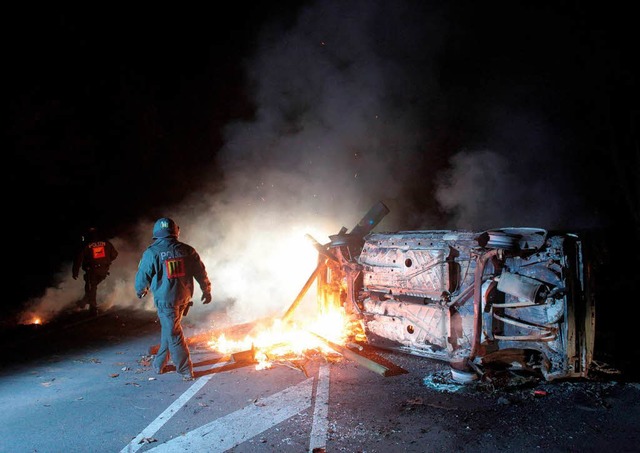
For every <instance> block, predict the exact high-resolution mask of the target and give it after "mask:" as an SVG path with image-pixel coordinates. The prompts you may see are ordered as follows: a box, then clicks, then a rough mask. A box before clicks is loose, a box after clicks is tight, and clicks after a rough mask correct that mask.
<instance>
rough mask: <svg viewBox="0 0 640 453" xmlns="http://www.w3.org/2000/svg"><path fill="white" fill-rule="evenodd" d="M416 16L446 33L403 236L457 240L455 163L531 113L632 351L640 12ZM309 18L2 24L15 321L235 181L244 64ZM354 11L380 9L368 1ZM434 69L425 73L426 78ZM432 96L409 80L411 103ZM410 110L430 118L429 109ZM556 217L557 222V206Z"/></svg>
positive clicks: (241, 15)
mask: <svg viewBox="0 0 640 453" xmlns="http://www.w3.org/2000/svg"><path fill="white" fill-rule="evenodd" d="M399 4H400V3H399ZM408 4H409V5H410V6H411V7H413V8H417V9H418V10H420V12H421V13H422V14H424V13H427V15H428V14H429V13H430V11H429V8H430V7H432V6H433V10H434V16H435V17H437V18H438V19H437V20H435V19H434V20H433V21H431V22H429V23H427V22H425V27H433V26H434V23H435V24H437V27H438V28H439V30H438V33H435V35H436V36H438V37H440V38H441V41H440V42H438V43H437V45H436V44H433V46H436V47H437V49H438V51H437V52H435V55H434V58H433V60H431V61H432V66H431V67H430V68H429V73H430V77H433V79H431V80H430V82H429V85H430V87H431V88H432V89H431V91H430V94H429V100H430V107H429V108H428V109H422V111H423V113H424V114H423V115H422V116H421V117H419V118H417V119H416V122H417V123H418V124H419V128H420V129H421V130H422V132H423V133H424V136H425V137H427V138H426V139H425V142H424V149H425V150H429V154H430V157H429V159H424V160H418V161H417V163H416V168H417V169H418V170H420V174H421V177H419V178H415V179H412V180H407V181H405V186H404V188H403V190H404V200H405V203H403V205H402V206H403V208H402V209H400V210H399V211H396V215H398V216H400V217H403V218H404V219H405V220H406V222H405V223H404V224H403V228H404V229H411V228H424V227H430V228H441V227H444V226H447V222H448V219H449V215H450V212H447V210H446V209H443V208H442V207H441V206H439V205H438V204H437V203H436V202H435V201H434V196H433V194H434V191H435V190H436V182H437V180H438V175H440V174H442V173H443V172H445V171H447V170H448V169H449V166H450V161H449V159H450V157H451V156H452V155H454V154H455V153H457V152H459V151H460V150H464V149H472V148H474V147H478V148H480V147H482V146H484V144H485V143H488V137H489V132H488V130H491V131H492V133H495V131H496V130H497V129H500V128H499V127H497V126H496V125H495V124H492V125H490V124H489V123H490V121H492V118H494V117H495V116H494V115H495V112H496V110H498V108H497V107H496V106H501V105H505V104H510V105H518V106H519V108H521V109H522V110H523V111H528V112H535V115H536V116H540V117H544V118H545V119H546V121H547V122H548V123H549V124H552V125H553V136H554V140H555V144H556V145H558V144H559V146H556V147H555V148H554V151H553V152H552V154H554V153H555V155H554V156H553V158H554V159H558V160H560V161H561V162H562V163H563V165H562V166H559V167H554V166H553V165H555V164H553V165H551V164H549V163H548V160H547V158H548V156H547V157H545V158H541V159H540V160H536V161H533V162H535V163H534V165H535V166H536V168H535V170H536V172H538V173H539V174H542V175H544V174H545V173H546V172H548V173H549V180H551V179H554V180H556V181H557V180H563V181H571V187H572V190H571V191H569V192H567V194H566V195H565V197H566V199H565V200H563V201H571V202H574V203H575V204H576V205H579V206H580V210H579V212H574V211H570V210H565V211H563V212H562V213H561V214H560V216H561V217H562V218H563V219H564V220H567V221H568V222H569V226H570V227H572V228H574V229H575V230H585V231H588V232H589V234H590V235H593V237H595V238H597V240H595V241H594V242H593V247H591V250H592V254H591V256H592V257H593V259H594V262H595V263H596V267H597V268H598V270H599V280H598V285H599V286H600V287H602V288H603V289H602V290H601V291H602V293H603V294H606V296H605V297H603V299H604V300H603V302H602V303H601V304H600V306H599V310H600V311H601V313H599V318H598V320H599V326H601V327H602V326H604V327H606V328H607V329H611V331H613V330H616V331H618V332H626V333H618V334H617V335H616V336H613V335H608V336H605V337H603V338H605V340H603V341H610V342H612V343H616V344H620V345H623V344H628V343H629V341H631V333H630V332H629V330H631V329H630V327H631V323H632V321H630V320H629V319H630V318H631V319H633V316H628V315H629V312H631V313H632V314H637V313H638V308H637V307H636V305H638V304H635V303H634V301H633V298H634V297H635V296H634V294H635V291H634V287H633V282H634V281H636V280H637V279H636V277H635V274H634V273H633V271H632V269H633V267H634V265H633V264H623V263H625V262H628V261H630V260H633V259H634V257H635V251H634V250H635V247H636V245H637V244H638V239H640V234H639V231H640V220H639V214H638V213H639V198H640V196H639V195H640V184H639V181H638V170H639V169H640V157H639V151H638V135H637V133H638V129H637V126H638V79H637V76H638V73H637V69H636V64H635V60H636V53H637V52H636V50H635V44H634V40H635V38H636V36H635V35H636V33H635V31H634V30H635V27H636V24H635V19H634V18H635V16H634V15H633V14H632V12H631V9H630V7H621V6H620V5H617V6H607V7H604V6H603V5H593V6H588V5H586V4H584V3H582V2H535V3H531V2H488V3H487V2H455V3H452V4H449V5H448V6H446V7H445V6H443V5H437V6H436V5H431V4H429V3H425V2H408ZM307 5H311V6H312V7H313V5H317V4H314V3H312V2H309V3H305V2H294V1H289V2H284V3H283V2H276V3H274V2H250V3H242V4H237V5H225V7H224V8H222V7H217V6H216V7H213V9H212V8H207V9H195V8H193V9H192V8H188V7H178V8H173V7H172V8H162V7H150V8H142V7H136V8H133V9H131V8H120V9H116V8H115V7H113V8H112V9H104V10H102V11H98V10H95V9H94V8H90V9H83V8H71V7H62V8H53V7H46V8H45V9H41V8H35V7H33V8H22V7H21V8H15V9H14V10H13V12H12V13H10V14H7V15H6V17H5V21H6V27H5V30H4V32H3V33H4V36H5V39H4V42H5V54H4V58H3V60H4V65H3V66H4V68H5V71H4V75H5V78H4V80H5V81H4V88H5V102H4V104H5V106H6V107H7V108H8V113H9V115H8V117H7V120H6V122H5V123H4V126H5V131H6V138H7V143H8V146H7V147H6V148H7V149H8V152H7V153H5V154H4V156H5V158H4V165H3V168H4V172H3V173H4V175H5V177H4V178H3V181H4V184H5V189H4V193H5V197H4V199H5V200H6V201H7V202H8V203H6V207H5V227H8V228H7V230H8V231H7V233H8V234H7V239H6V240H7V241H12V242H15V244H14V245H11V246H10V248H9V249H10V250H11V252H5V253H9V255H10V259H8V262H10V263H11V264H10V265H8V268H10V271H9V272H5V281H7V282H8V284H9V286H10V288H11V289H10V291H9V293H8V294H7V295H6V296H5V299H7V300H8V301H9V302H8V304H7V305H9V306H19V305H20V304H21V303H22V302H24V301H25V300H27V299H29V298H32V297H38V296H40V295H42V292H43V290H44V289H45V288H46V287H47V286H49V285H52V284H55V278H54V274H55V273H56V272H57V271H58V269H59V267H60V264H61V263H63V262H67V261H69V260H70V259H71V258H72V256H73V253H74V251H75V246H76V245H77V243H78V239H79V237H80V235H81V234H82V232H83V231H84V229H85V228H86V227H88V226H99V227H100V228H101V229H102V230H103V231H105V232H107V234H108V235H109V236H111V237H115V236H121V237H122V236H126V235H127V234H129V233H130V232H131V231H133V229H134V228H135V227H136V226H137V225H138V224H139V223H140V222H141V221H150V220H153V219H155V218H157V217H158V216H162V215H164V214H163V213H164V212H165V211H164V208H165V207H166V206H170V205H179V204H180V203H181V202H182V201H183V199H184V198H185V197H187V196H188V195H189V194H192V193H194V192H197V191H198V190H201V189H202V188H203V187H205V186H206V187H207V190H209V191H210V190H213V191H215V190H218V188H219V190H222V181H224V178H225V170H224V167H223V166H221V165H218V162H217V157H218V152H219V150H220V149H221V148H222V147H223V146H224V144H225V137H224V134H223V128H224V126H225V125H226V124H228V123H230V122H232V121H238V120H240V119H245V120H250V119H251V118H253V117H254V115H255V113H256V107H257V104H256V101H255V99H254V98H253V97H252V86H251V83H250V81H249V80H248V78H247V71H246V67H245V66H244V64H245V60H246V59H247V58H249V57H250V56H251V55H252V54H253V52H255V49H256V47H257V46H259V45H260V44H261V39H262V38H261V36H262V35H261V31H262V30H263V26H265V25H267V24H271V23H273V21H277V22H278V23H279V24H281V26H282V27H283V28H284V29H285V30H286V29H287V27H291V26H293V24H294V23H295V22H296V20H297V17H298V14H299V12H300V11H303V10H304V8H305V7H306V6H307ZM356 5H357V8H367V3H366V2H365V3H360V4H356ZM391 7H392V8H393V5H391ZM217 8H220V9H219V10H217ZM356 11H357V9H356ZM354 17H355V18H356V19H357V14H356V15H354ZM356 19H354V20H356ZM376 32H377V33H379V35H376V39H379V40H380V42H381V43H383V42H387V41H386V40H402V39H404V38H405V36H404V34H403V33H404V30H402V29H397V28H396V29H393V28H391V27H388V26H387V24H385V21H384V20H380V21H379V23H378V24H377V28H376ZM430 45H432V43H431V42H426V43H422V42H415V41H411V40H410V39H407V40H406V43H404V44H403V45H402V46H396V47H395V48H396V49H398V48H399V49H404V50H406V52H407V60H410V58H409V57H411V56H413V55H414V54H413V53H411V52H415V51H416V48H419V47H420V46H425V48H428V46H430ZM381 46H382V44H381ZM381 54H383V52H382V51H381ZM397 54H398V51H397V50H396V53H395V55H394V57H397V56H398V55H397ZM415 54H418V55H419V52H415ZM409 63H411V62H410V61H409ZM423 64H424V62H423V61H420V60H419V59H416V61H415V65H413V69H415V72H416V73H419V71H420V70H421V65H423ZM425 79H426V78H425ZM419 80H420V78H419V77H413V78H411V79H408V83H407V84H406V89H407V90H408V91H409V90H413V89H415V88H416V85H419V83H416V81H419ZM415 92H416V93H420V90H419V89H417V90H416V91H415ZM412 99H413V102H414V103H415V104H420V102H421V100H420V97H419V95H416V97H415V98H412ZM399 110H402V109H399ZM416 110H417V111H420V110H421V109H416ZM489 126H491V127H489ZM502 132H503V133H504V140H511V141H518V140H521V139H522V138H521V137H520V136H519V135H518V133H519V131H518V130H517V129H511V128H510V127H505V128H504V129H503V130H502ZM555 150H561V151H555ZM425 155H426V151H425ZM512 158H513V159H514V160H515V161H517V160H518V159H520V158H521V156H519V155H517V154H516V155H515V156H512ZM558 169H559V170H558ZM160 176H161V181H162V182H161V183H160V182H159V181H160V178H159V177H160ZM542 183H544V177H543V178H542ZM537 197H538V201H539V203H538V204H536V205H535V206H545V201H546V200H544V192H539V193H538V195H537ZM541 197H542V202H541V203H540V198H541ZM498 205H499V203H498ZM548 205H549V206H554V208H553V209H555V207H557V206H559V204H558V202H557V200H555V199H551V198H549V200H548ZM560 206H561V205H560ZM501 207H502V205H499V206H498V208H501ZM536 209H538V211H542V210H544V208H542V209H540V208H536ZM550 209H551V208H550ZM416 212H420V213H429V215H430V218H431V221H430V223H429V224H428V225H424V224H423V223H421V222H420V220H419V218H420V216H416V215H415V213H416ZM405 214H406V215H405ZM570 220H574V221H575V222H574V223H571V222H570ZM498 226H510V225H498ZM482 227H484V226H479V228H482ZM6 262H7V261H6ZM5 270H6V271H8V270H9V269H5ZM603 307H604V308H603ZM614 307H615V308H614ZM607 331H609V330H607Z"/></svg>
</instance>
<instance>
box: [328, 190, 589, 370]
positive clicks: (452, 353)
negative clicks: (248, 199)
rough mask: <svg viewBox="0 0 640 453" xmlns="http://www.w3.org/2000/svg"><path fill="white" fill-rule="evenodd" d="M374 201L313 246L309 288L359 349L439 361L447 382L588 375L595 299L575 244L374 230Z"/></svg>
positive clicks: (528, 233)
mask: <svg viewBox="0 0 640 453" xmlns="http://www.w3.org/2000/svg"><path fill="white" fill-rule="evenodd" d="M388 212H389V210H388V208H387V207H386V206H385V205H384V204H382V203H378V204H377V205H375V206H374V207H373V208H372V209H371V210H370V211H369V212H368V213H367V214H366V215H365V217H363V218H362V220H361V221H360V222H359V223H358V225H356V226H355V227H354V228H353V229H352V230H351V231H350V232H347V230H346V228H342V230H341V231H340V232H339V233H338V234H336V235H334V236H330V240H331V241H330V242H329V243H328V244H325V245H323V246H321V247H320V246H318V247H317V248H318V249H319V251H320V253H321V262H322V263H323V264H322V266H320V270H321V271H320V272H319V273H318V291H319V292H320V293H322V297H323V299H327V298H329V299H333V300H339V302H340V303H341V304H342V305H343V306H344V308H345V310H346V311H347V313H349V314H350V315H352V316H353V317H356V318H358V319H359V320H360V322H361V324H362V326H363V328H364V329H363V330H364V334H365V337H366V342H367V343H368V344H371V345H374V346H377V347H379V348H382V349H387V350H395V351H400V352H404V353H408V354H412V355H417V356H423V357H427V358H431V359H437V360H442V361H446V362H448V363H449V364H450V366H451V370H452V374H453V377H454V378H456V379H458V380H460V381H467V380H473V379H476V378H477V377H478V376H480V375H482V374H483V373H484V372H485V370H486V369H488V368H495V367H499V368H500V367H501V368H502V369H520V370H526V371H532V372H536V373H538V372H539V373H541V374H542V375H543V376H544V378H545V379H546V380H549V381H550V380H554V379H559V378H577V377H586V375H587V372H588V370H589V365H590V363H591V361H592V357H593V346H594V332H595V304H594V300H593V297H592V294H591V291H590V290H589V285H588V282H587V280H586V275H587V274H588V265H587V264H586V263H585V261H584V258H583V244H582V240H581V239H580V237H578V236H577V235H576V234H571V233H555V232H550V231H547V230H544V229H540V228H499V229H492V230H488V231H479V232H474V231H449V230H443V231H439V230H436V231H399V232H393V233H372V232H371V231H372V230H373V228H374V227H375V226H376V225H377V224H378V223H379V222H380V220H382V218H383V217H384V216H385V215H386V214H387V213H388Z"/></svg>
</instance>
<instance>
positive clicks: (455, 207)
mask: <svg viewBox="0 0 640 453" xmlns="http://www.w3.org/2000/svg"><path fill="white" fill-rule="evenodd" d="M447 26H448V24H446V23H445V22H444V20H443V17H442V16H441V11H438V10H436V9H435V8H434V7H433V6H432V5H431V6H430V5H428V4H425V2H412V1H409V2H383V1H350V2H342V1H319V2H315V3H310V4H309V6H307V7H306V8H304V9H302V10H301V12H300V14H299V16H298V17H297V19H296V21H295V22H294V23H293V25H291V26H290V27H288V28H285V27H282V26H280V25H278V24H270V26H269V27H267V28H265V30H264V32H263V33H262V35H261V36H260V39H258V40H257V42H258V43H259V45H258V46H259V47H258V48H257V49H255V52H254V53H253V54H252V55H250V56H249V57H248V58H247V60H246V72H247V75H248V78H249V87H248V89H249V90H250V94H251V98H252V100H253V102H254V104H255V115H254V116H253V117H252V118H251V119H245V120H242V121H235V122H231V123H229V124H227V126H226V127H225V129H224V139H225V141H224V146H223V147H222V149H220V150H212V153H214V152H215V153H217V154H216V155H217V165H218V166H219V168H218V169H217V170H220V171H216V172H212V173H214V174H219V173H221V174H222V175H223V180H222V181H215V182H214V183H212V184H211V187H209V188H207V187H203V188H202V189H201V190H199V191H198V192H197V193H194V194H192V195H191V196H190V197H189V198H188V199H186V200H184V201H183V202H182V203H180V204H179V205H178V206H168V207H167V209H166V211H165V212H164V213H163V216H166V217H172V218H173V219H174V220H176V222H177V223H178V224H179V225H180V227H181V240H183V241H184V242H186V243H188V244H190V245H192V246H194V247H195V248H196V249H197V250H198V252H199V253H200V255H201V257H202V259H203V261H204V262H205V264H206V266H207V269H208V271H209V275H210V278H211V281H212V283H213V298H214V300H213V303H212V304H210V305H207V306H202V304H201V303H200V292H199V290H197V291H196V294H195V296H194V301H195V305H194V307H193V308H192V311H191V312H190V314H189V316H188V318H187V319H186V320H187V321H188V322H189V321H190V322H194V323H201V324H202V325H203V326H204V325H209V324H216V323H217V324H220V323H227V322H229V323H236V322H237V323H239V322H245V321H248V320H251V319H257V318H262V317H265V316H271V315H277V314H283V313H284V312H285V311H286V310H287V308H288V307H289V305H290V304H291V303H292V302H293V300H294V299H295V297H296V296H297V294H298V292H299V291H300V289H301V288H302V287H303V285H304V283H305V282H306V280H307V278H308V277H309V275H310V274H311V272H312V271H313V269H314V268H315V265H316V262H315V259H316V257H317V254H316V252H315V250H314V249H313V247H312V246H311V245H310V244H308V243H306V242H305V240H304V235H305V234H307V233H308V234H311V235H312V236H313V237H315V238H316V239H317V240H318V241H319V242H321V243H325V242H328V237H329V235H331V234H335V233H337V232H338V231H339V230H340V228H341V227H343V226H345V227H347V228H348V229H351V228H352V227H353V226H355V224H356V223H357V222H358V221H359V220H360V218H361V217H362V216H363V215H364V214H365V213H366V212H367V211H368V209H369V208H370V207H371V206H373V205H374V204H375V203H376V202H377V201H379V200H380V201H383V202H384V203H385V204H387V206H389V207H390V208H391V214H390V215H389V216H387V218H385V219H384V220H383V221H382V222H381V224H380V225H379V226H378V228H377V230H378V231H384V230H387V231H389V230H394V229H398V228H399V229H406V228H407V227H408V223H407V220H408V219H409V218H411V219H413V220H415V219H416V218H419V219H420V222H421V226H426V227H431V228H437V229H440V228H443V227H460V228H471V229H480V228H491V227H499V226H518V225H525V226H539V227H548V226H550V225H551V226H555V225H557V224H561V223H562V221H563V220H566V219H567V218H570V217H571V216H573V215H575V214H576V212H577V210H578V207H577V206H574V207H573V208H572V209H569V210H567V209H565V208H564V207H563V206H561V204H562V203H561V202H562V201H564V200H566V199H567V198H570V197H571V192H570V190H568V189H567V186H568V184H567V181H566V180H565V179H566V173H567V171H566V170H567V167H566V166H564V164H562V165H560V163H558V165H557V166H555V167H554V166H553V165H551V166H550V165H549V164H548V162H549V160H550V155H553V154H554V153H555V152H556V151H558V150H555V149H553V147H550V146H549V143H550V141H551V134H550V133H549V132H548V131H547V130H546V129H545V128H546V126H545V124H544V123H543V122H538V121H532V120H531V118H530V117H526V115H520V116H518V115H512V113H513V112H507V111H506V110H505V111H504V112H501V113H500V114H495V113H494V114H493V116H490V120H491V121H494V124H491V123H490V120H487V124H486V128H487V130H489V133H488V134H487V136H489V137H492V140H487V141H486V144H485V145H484V146H481V147H478V148H474V149H468V150H461V151H460V153H459V154H457V155H455V156H454V157H453V158H452V159H451V160H450V161H449V164H450V168H449V170H448V172H446V173H444V174H439V173H438V172H439V170H440V168H439V167H437V166H435V167H433V168H430V167H429V165H428V163H429V161H430V160H429V159H430V157H431V154H435V153H439V152H441V151H440V150H439V149H429V148H428V147H427V145H426V144H427V143H428V142H429V141H428V140H427V139H428V137H427V133H428V128H427V127H426V126H427V125H426V124H425V121H426V120H425V118H429V115H427V114H428V113H430V112H431V111H432V110H433V111H439V110H441V109H442V104H443V103H446V102H447V99H444V98H440V95H441V93H440V92H439V91H438V85H437V83H436V81H435V80H436V78H435V77H434V73H435V72H436V70H435V69H434V68H436V67H437V63H436V62H437V58H438V57H439V56H440V54H439V52H440V51H441V50H442V44H443V40H445V39H446V36H447V35H446V33H445V31H446V27H447ZM443 30H445V31H443ZM456 99H458V98H456ZM453 109H454V107H451V110H453ZM434 115H435V114H434ZM435 116H437V115H435ZM518 118H520V120H519V119H518ZM527 156H528V157H527ZM551 162H553V159H552V158H551ZM199 170H201V171H203V172H205V171H208V169H207V168H202V169H199ZM429 181H431V182H433V181H435V182H436V183H437V185H431V186H429V185H427V184H426V183H427V182H429ZM421 185H424V186H425V187H432V188H433V187H434V186H435V197H436V200H437V202H438V203H439V205H440V207H441V208H442V210H444V211H445V212H446V213H448V214H450V215H451V216H452V221H451V223H450V225H443V224H441V223H436V224H434V222H435V216H431V215H430V213H429V212H420V213H416V212H415V209H414V210H413V211H411V210H410V209H407V208H411V206H412V205H413V203H414V202H415V199H412V198H411V197H410V196H409V195H408V192H409V189H411V190H413V192H412V196H416V194H417V196H419V197H421V198H423V199H424V198H429V197H433V196H434V192H433V191H426V190H424V191H416V190H415V189H416V188H420V187H421ZM554 200H559V201H554ZM153 220H154V219H152V220H146V221H144V222H142V223H141V224H140V225H139V226H138V227H139V228H137V229H136V230H135V231H136V232H134V233H132V234H131V235H130V236H129V237H126V238H116V240H115V243H116V246H117V247H118V249H119V251H120V253H121V254H120V257H119V258H118V260H117V261H116V262H115V263H114V265H113V270H112V274H111V275H110V277H109V278H108V279H107V281H106V282H105V283H103V285H102V286H101V287H100V288H99V293H98V298H99V303H100V304H103V306H111V305H118V306H124V307H136V308H143V309H146V310H151V309H153V307H152V304H151V301H150V297H148V298H147V299H145V300H142V301H140V300H138V299H136V297H135V294H134V290H133V277H134V275H135V271H136V268H137V263H138V260H139V259H140V256H141V254H142V252H143V250H144V248H145V247H146V246H147V245H148V244H150V242H151V231H152V225H153ZM62 275H63V276H65V275H66V277H61V283H60V285H59V286H58V287H57V288H55V289H51V290H50V291H48V292H47V294H46V295H45V296H44V297H43V298H41V299H40V300H37V301H33V304H32V308H34V309H37V308H38V307H41V308H44V307H45V306H46V307H50V306H51V305H55V304H62V305H64V303H63V302H62V301H75V300H77V298H78V297H79V291H80V290H81V288H82V284H81V283H80V282H73V281H69V280H70V270H69V269H66V270H65V271H64V272H63V273H62ZM309 296H310V297H312V296H313V289H311V290H310V294H309ZM56 301H59V302H56ZM301 309H302V308H301Z"/></svg>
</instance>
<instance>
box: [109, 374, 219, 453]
mask: <svg viewBox="0 0 640 453" xmlns="http://www.w3.org/2000/svg"><path fill="white" fill-rule="evenodd" d="M229 363H230V362H220V363H216V364H215V365H213V366H212V367H211V368H212V369H213V368H218V367H221V366H224V365H228V364H229ZM212 377H213V375H206V376H202V377H201V378H198V379H197V380H196V381H195V382H194V383H193V385H192V386H191V387H189V388H188V389H187V391H186V392H184V393H183V394H182V395H180V397H179V398H178V399H177V400H175V401H174V402H173V403H171V405H170V406H169V407H168V408H166V409H165V410H164V412H163V413H161V414H160V415H158V417H157V418H156V419H155V420H154V421H152V422H151V423H150V424H149V426H147V427H146V428H145V429H144V430H142V432H141V433H140V434H138V435H137V436H136V437H135V438H134V439H133V440H132V441H131V442H129V444H128V445H127V446H126V447H124V448H123V449H122V450H120V453H133V452H135V451H138V450H139V449H140V448H142V447H143V445H144V443H143V439H148V438H150V437H152V436H153V435H154V434H155V433H157V432H158V430H160V428H162V426H163V425H164V424H165V423H167V422H168V421H169V420H170V419H171V417H173V415H174V414H175V413H176V412H178V410H180V408H181V407H182V406H184V405H185V404H186V402H187V401H189V400H190V399H191V398H192V397H193V395H195V394H196V393H197V392H198V390H200V389H201V388H202V387H204V385H205V384H206V383H207V382H209V379H211V378H212Z"/></svg>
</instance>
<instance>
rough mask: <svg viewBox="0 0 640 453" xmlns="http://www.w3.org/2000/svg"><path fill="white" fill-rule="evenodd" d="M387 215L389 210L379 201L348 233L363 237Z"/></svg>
mask: <svg viewBox="0 0 640 453" xmlns="http://www.w3.org/2000/svg"><path fill="white" fill-rule="evenodd" d="M387 214H389V208H387V206H386V205H385V204H384V203H382V202H381V201H379V202H378V203H376V204H375V205H374V206H373V207H372V208H371V209H369V212H367V213H366V214H365V216H364V217H363V218H362V219H361V220H360V222H358V224H357V225H356V226H355V227H354V228H353V229H352V230H351V232H350V233H349V234H350V235H352V236H360V237H364V236H366V235H367V234H369V233H370V232H371V230H373V229H374V228H375V227H376V225H377V224H378V223H380V221H381V220H382V219H383V218H384V216H386V215H387Z"/></svg>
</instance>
